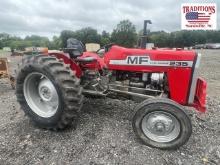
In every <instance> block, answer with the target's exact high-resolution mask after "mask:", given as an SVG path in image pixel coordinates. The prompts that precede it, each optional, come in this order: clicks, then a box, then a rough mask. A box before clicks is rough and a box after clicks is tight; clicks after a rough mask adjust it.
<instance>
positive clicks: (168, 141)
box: [132, 98, 192, 149]
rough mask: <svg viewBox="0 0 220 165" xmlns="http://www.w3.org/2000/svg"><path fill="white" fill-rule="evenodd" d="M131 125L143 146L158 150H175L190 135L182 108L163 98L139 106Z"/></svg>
mask: <svg viewBox="0 0 220 165" xmlns="http://www.w3.org/2000/svg"><path fill="white" fill-rule="evenodd" d="M132 125H133V129H134V132H135V134H136V135H137V137H139V138H140V139H141V140H142V142H143V143H144V144H145V145H148V146H150V147H155V148H159V149H177V148H179V147H180V146H182V145H183V144H185V143H186V142H187V141H188V139H189V137H190V136H191V133H192V125H191V121H190V119H189V117H188V116H187V114H186V113H185V112H184V109H183V107H182V106H181V105H179V104H177V103H175V102H174V101H172V100H169V99H164V98H163V99H162V98H161V99H158V98H156V99H148V100H146V101H144V102H142V103H141V104H139V105H138V106H137V107H136V114H135V116H134V118H133V123H132Z"/></svg>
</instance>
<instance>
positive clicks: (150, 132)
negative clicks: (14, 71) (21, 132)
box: [16, 39, 207, 149]
mask: <svg viewBox="0 0 220 165" xmlns="http://www.w3.org/2000/svg"><path fill="white" fill-rule="evenodd" d="M103 50H104V54H103V55H102V56H100V55H99V52H100V51H98V52H97V53H91V52H86V51H84V47H83V45H82V44H81V42H79V41H77V40H76V39H69V40H68V41H67V48H65V49H63V51H57V52H50V53H46V54H43V55H36V56H28V57H26V58H24V59H23V61H22V65H21V66H20V69H19V72H18V75H17V81H16V96H17V100H18V102H19V103H20V105H21V108H22V109H23V110H24V112H25V113H26V114H27V115H28V116H29V117H30V118H31V119H32V120H33V121H34V122H35V123H36V124H37V125H38V126H40V127H43V128H47V129H52V130H61V129H64V128H66V127H67V126H68V125H70V124H74V125H76V124H77V122H76V121H77V115H78V112H79V111H80V109H81V107H82V105H83V98H84V96H94V97H97V96H98V97H111V96H114V97H115V96H116V97H117V98H122V97H126V98H128V99H134V100H137V98H139V99H143V100H144V101H143V102H141V103H140V104H139V105H138V106H137V107H136V108H135V109H134V111H135V112H136V114H135V115H134V118H133V124H132V125H133V129H134V132H135V134H136V135H137V136H138V137H139V138H140V139H141V140H142V141H143V143H144V144H146V145H149V146H151V147H156V148H160V149H175V148H178V147H180V146H182V145H183V144H184V143H186V142H187V141H188V139H189V137H190V135H191V132H192V125H191V121H190V119H189V117H188V116H187V114H186V113H185V112H184V111H185V110H184V107H183V106H192V107H195V109H196V110H198V111H200V112H205V111H206V85H207V84H206V82H205V81H204V80H203V79H201V78H199V77H197V70H198V67H199V63H200V59H201V55H200V54H197V53H195V52H194V51H185V50H157V49H156V50H147V49H130V48H124V47H120V46H117V45H113V44H110V45H106V46H104V47H103V49H102V50H101V51H102V52H103Z"/></svg>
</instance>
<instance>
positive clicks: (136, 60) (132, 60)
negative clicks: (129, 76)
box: [127, 56, 149, 65]
mask: <svg viewBox="0 0 220 165" xmlns="http://www.w3.org/2000/svg"><path fill="white" fill-rule="evenodd" d="M148 63H149V57H148V56H128V57H127V64H131V65H132V64H133V65H138V64H139V65H141V64H148Z"/></svg>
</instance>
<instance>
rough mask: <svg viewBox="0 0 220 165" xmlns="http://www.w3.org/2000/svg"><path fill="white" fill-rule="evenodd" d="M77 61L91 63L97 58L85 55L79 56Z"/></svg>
mask: <svg viewBox="0 0 220 165" xmlns="http://www.w3.org/2000/svg"><path fill="white" fill-rule="evenodd" d="M75 61H76V62H81V63H91V62H96V61H97V59H96V58H94V57H84V58H77V59H75Z"/></svg>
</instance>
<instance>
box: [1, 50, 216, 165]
mask: <svg viewBox="0 0 220 165" xmlns="http://www.w3.org/2000/svg"><path fill="white" fill-rule="evenodd" d="M202 54H203V59H202V65H201V70H200V74H201V75H202V76H203V77H204V78H205V79H206V80H207V81H208V85H209V87H208V112H207V113H206V114H198V113H196V112H195V111H192V109H188V110H187V112H188V113H189V115H190V118H191V120H192V124H193V134H192V136H191V138H190V140H189V141H188V143H187V144H186V145H184V146H183V147H181V148H180V149H178V150H176V151H162V150H158V149H153V148H150V147H147V146H144V145H142V144H141V142H140V141H139V140H138V139H137V138H136V136H135V135H134V133H133V130H132V127H131V120H132V116H133V115H134V112H133V108H134V106H136V104H135V103H133V102H132V101H128V100H127V101H120V100H116V99H96V100H95V101H94V100H91V99H90V100H89V99H87V100H86V101H85V105H84V107H83V110H82V112H81V115H80V119H79V125H78V127H77V128H76V130H74V128H69V129H67V130H65V131H61V132H52V131H48V130H44V129H39V128H38V127H36V126H34V125H33V123H32V122H31V121H30V120H29V119H28V118H27V117H26V116H24V114H23V112H22V110H20V107H19V105H18V103H17V102H16V97H15V94H14V90H12V89H11V87H10V85H9V84H8V82H7V80H6V79H1V80H0V164H1V165H2V164H150V165H153V164H180V165H181V164H182V165H185V164H210V165H211V164H216V165H217V164H220V101H219V97H220V83H219V80H220V70H219V68H220V57H219V54H220V51H217V50H210V51H207V50H202ZM18 61H19V59H18V58H11V65H12V67H11V68H12V69H11V71H13V68H14V66H16V65H15V64H16V63H17V62H18Z"/></svg>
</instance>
